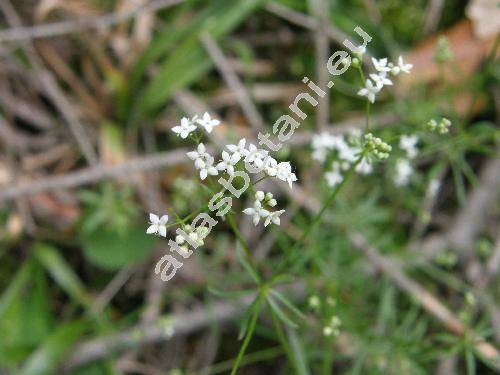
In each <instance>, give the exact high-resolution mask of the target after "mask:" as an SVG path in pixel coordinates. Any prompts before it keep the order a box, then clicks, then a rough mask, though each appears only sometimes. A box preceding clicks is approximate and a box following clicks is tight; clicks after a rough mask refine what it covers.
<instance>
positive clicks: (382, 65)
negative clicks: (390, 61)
mask: <svg viewBox="0 0 500 375" xmlns="http://www.w3.org/2000/svg"><path fill="white" fill-rule="evenodd" d="M372 63H373V66H374V67H375V70H376V71H377V72H389V71H390V70H391V68H389V67H388V66H387V58H383V59H380V60H377V59H375V58H373V57H372Z"/></svg>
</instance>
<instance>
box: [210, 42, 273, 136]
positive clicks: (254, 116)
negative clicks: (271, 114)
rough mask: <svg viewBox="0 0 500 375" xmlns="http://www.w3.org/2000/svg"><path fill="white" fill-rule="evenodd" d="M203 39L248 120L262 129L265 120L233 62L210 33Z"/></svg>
mask: <svg viewBox="0 0 500 375" xmlns="http://www.w3.org/2000/svg"><path fill="white" fill-rule="evenodd" d="M201 41H202V42H203V45H204V46H205V49H206V50H207V52H208V54H209V55H210V57H211V59H212V61H213V62H214V64H215V66H216V67H217V69H218V70H219V73H220V74H221V75H222V78H223V79H224V81H225V82H226V84H227V85H228V86H229V88H230V89H231V90H232V91H233V94H234V96H235V97H236V99H237V100H238V103H239V104H240V106H241V109H242V111H243V113H244V114H245V116H246V118H247V119H248V122H249V123H250V124H251V125H252V127H253V128H254V129H255V130H256V131H260V130H262V129H263V127H264V121H263V120H262V117H261V115H260V113H259V111H258V110H257V108H256V107H255V104H254V103H253V101H252V99H251V98H250V94H249V93H248V91H247V89H246V87H245V86H244V85H243V83H241V81H240V79H239V78H238V76H237V75H236V73H235V72H234V70H233V68H232V66H231V64H229V62H228V60H227V58H226V57H225V56H224V53H223V52H222V50H221V49H220V48H219V46H218V45H217V42H216V41H215V40H214V39H213V38H212V37H211V36H210V35H209V34H204V35H202V36H201Z"/></svg>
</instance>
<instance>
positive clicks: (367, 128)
mask: <svg viewBox="0 0 500 375" xmlns="http://www.w3.org/2000/svg"><path fill="white" fill-rule="evenodd" d="M370 109H371V106H370V101H369V100H366V111H365V133H367V132H368V130H370Z"/></svg>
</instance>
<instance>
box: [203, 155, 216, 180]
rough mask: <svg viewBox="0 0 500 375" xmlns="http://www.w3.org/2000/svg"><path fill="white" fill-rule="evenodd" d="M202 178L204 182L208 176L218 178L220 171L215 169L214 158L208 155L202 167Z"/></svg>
mask: <svg viewBox="0 0 500 375" xmlns="http://www.w3.org/2000/svg"><path fill="white" fill-rule="evenodd" d="M199 169H200V178H201V179H202V180H204V179H205V178H207V176H208V175H210V176H217V175H218V174H219V171H218V170H217V168H215V167H214V158H213V157H212V156H210V155H208V156H207V157H206V158H205V160H204V161H203V164H202V165H201V166H200V168H199Z"/></svg>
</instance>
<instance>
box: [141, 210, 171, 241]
mask: <svg viewBox="0 0 500 375" xmlns="http://www.w3.org/2000/svg"><path fill="white" fill-rule="evenodd" d="M167 221H168V215H163V216H162V217H161V218H160V217H158V215H155V214H152V213H150V214H149V224H150V225H149V228H148V229H147V230H146V233H147V234H153V233H154V234H157V235H159V236H162V237H167Z"/></svg>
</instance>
